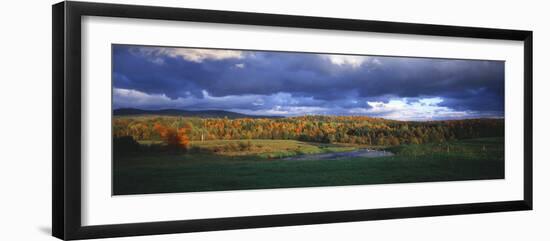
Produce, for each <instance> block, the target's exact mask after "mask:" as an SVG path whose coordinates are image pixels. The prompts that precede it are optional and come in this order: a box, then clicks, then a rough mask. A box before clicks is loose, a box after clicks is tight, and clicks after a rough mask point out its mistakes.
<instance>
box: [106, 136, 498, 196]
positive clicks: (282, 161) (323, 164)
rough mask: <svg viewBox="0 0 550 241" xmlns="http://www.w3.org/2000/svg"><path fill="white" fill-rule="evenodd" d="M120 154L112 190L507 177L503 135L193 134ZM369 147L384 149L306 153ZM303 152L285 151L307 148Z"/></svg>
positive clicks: (221, 188) (193, 189) (196, 189)
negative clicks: (338, 138)
mask: <svg viewBox="0 0 550 241" xmlns="http://www.w3.org/2000/svg"><path fill="white" fill-rule="evenodd" d="M140 146H142V148H144V149H145V151H141V152H139V153H124V154H120V155H117V156H116V157H115V158H116V161H114V162H113V171H114V173H113V193H114V194H115V195H124V194H146V193H171V192H200V191H225V190H243V189H267V188H292V187H319V186H342V185H364V184H387V183H408V182H431V181H455V180H480V179H499V178H504V138H503V137H488V138H472V139H463V140H453V141H445V142H438V143H424V144H401V145H394V146H367V145H364V144H343V143H314V142H305V141H296V140H255V139H252V140H216V141H191V142H190V149H189V150H188V151H186V152H182V151H164V150H163V151H158V150H157V149H155V148H154V147H155V146H158V144H155V142H148V141H141V142H140ZM365 148H370V149H372V150H383V151H385V152H389V153H392V154H393V155H391V156H383V157H349V158H346V157H344V158H337V159H323V160H309V159H308V158H307V155H312V156H315V154H320V153H346V152H352V151H357V150H362V149H365ZM304 155H305V157H306V158H301V159H299V160H289V159H287V158H288V157H292V156H304Z"/></svg>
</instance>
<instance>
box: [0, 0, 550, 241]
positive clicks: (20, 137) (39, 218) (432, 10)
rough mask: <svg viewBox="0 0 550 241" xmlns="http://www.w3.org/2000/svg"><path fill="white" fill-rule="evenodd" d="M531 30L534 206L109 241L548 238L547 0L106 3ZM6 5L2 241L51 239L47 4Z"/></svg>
mask: <svg viewBox="0 0 550 241" xmlns="http://www.w3.org/2000/svg"><path fill="white" fill-rule="evenodd" d="M108 2H116V3H131V4H146V5H166V6H180V7H189V8H204V9H220V10H234V11H248V12H268V13H282V14H296V15H315V16H329V17H339V18H357V19H372V20H388V21H402V22H418V23H434V24H448V25H467V26H479V27H494V28H511V29H527V30H533V31H534V82H535V83H534V86H535V89H534V102H535V106H534V108H535V120H534V128H535V133H534V143H535V144H534V168H535V169H534V176H535V178H534V183H535V184H534V193H535V196H534V200H535V204H534V205H535V210H534V211H530V212H507V213H494V214H480V215H461V216H448V217H432V218H416V219H401V220H386V221H374V222H355V223H342V224H326V225H310V226H294V227H281V228H264V229H248V230H234V231H219V232H206V233H193V234H175V235H160V236H145V237H130V238H118V239H115V240H152V239H154V240H182V239H185V240H310V239H315V240H335V239H340V240H342V239H344V240H365V239H371V240H497V239H498V240H549V239H550V230H549V229H548V222H549V220H550V193H549V191H548V190H550V188H548V185H550V175H548V174H547V172H548V171H550V164H549V163H550V162H549V161H547V160H546V156H545V154H546V153H544V149H545V143H544V142H545V141H546V140H547V138H546V137H547V136H550V129H549V128H548V127H547V125H546V124H545V122H546V120H547V119H549V118H550V115H549V114H548V111H547V109H548V108H547V107H546V103H550V95H549V94H547V92H548V91H550V82H548V80H550V74H549V72H548V71H547V65H548V63H549V62H550V61H548V60H547V59H548V57H547V56H546V55H545V54H550V23H549V22H550V21H548V20H550V19H549V17H548V16H547V12H548V10H549V9H550V7H549V6H546V3H545V1H514V2H511V1H510V2H506V1H502V0H500V1H498V0H495V1H493V0H491V1H475V0H462V1H437V0H415V1H407V0H385V1H371V2H367V1H351V0H339V1H318V0H302V1H297V0H277V1H274V0H271V1H253V0H250V1H247V0H232V1H224V0H180V1H176V0H157V1H153V0H133V1H131V0H110V1H108ZM53 3H55V1H51V0H50V1H43V0H41V1H40V0H32V1H31V0H27V1H9V2H7V3H4V4H3V5H2V8H1V10H0V18H1V21H0V33H1V35H0V36H1V37H0V41H1V44H0V53H1V55H0V56H1V58H0V66H1V68H0V80H1V82H0V83H1V84H2V88H1V89H0V109H1V110H2V112H1V113H2V117H1V118H0V127H2V131H1V132H0V133H1V134H0V162H1V163H2V166H1V167H0V190H1V194H0V195H1V196H2V198H0V230H1V231H0V240H33V241H34V240H37V241H39V240H54V238H53V237H51V236H50V234H49V232H50V231H51V221H50V220H51V173H50V171H51V7H50V6H51V4H53Z"/></svg>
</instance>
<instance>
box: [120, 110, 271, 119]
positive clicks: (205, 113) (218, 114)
mask: <svg viewBox="0 0 550 241" xmlns="http://www.w3.org/2000/svg"><path fill="white" fill-rule="evenodd" d="M113 115H115V116H137V115H159V116H183V117H203V118H225V117H227V118H230V119H235V118H281V117H279V116H260V115H247V114H242V113H237V112H232V111H225V110H196V111H195V110H180V109H161V110H142V109H135V108H120V109H115V110H113Z"/></svg>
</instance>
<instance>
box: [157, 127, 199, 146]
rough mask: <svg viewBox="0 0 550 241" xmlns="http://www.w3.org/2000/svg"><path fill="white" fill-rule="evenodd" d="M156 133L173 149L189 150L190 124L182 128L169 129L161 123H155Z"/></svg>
mask: <svg viewBox="0 0 550 241" xmlns="http://www.w3.org/2000/svg"><path fill="white" fill-rule="evenodd" d="M154 129H155V131H156V132H157V133H158V134H159V136H160V138H161V139H162V141H163V142H164V143H166V144H167V145H168V146H171V147H179V148H183V149H188V148H189V144H190V143H189V142H190V140H189V134H190V132H191V128H190V126H189V125H188V124H186V125H184V127H182V128H177V129H176V128H169V127H166V126H164V125H162V124H160V123H155V125H154Z"/></svg>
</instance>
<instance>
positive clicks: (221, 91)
mask: <svg viewBox="0 0 550 241" xmlns="http://www.w3.org/2000/svg"><path fill="white" fill-rule="evenodd" d="M178 51H179V52H178ZM182 51H183V52H182ZM185 51H186V50H185V49H165V48H148V47H133V46H121V45H115V46H114V47H113V85H114V87H115V88H119V89H129V90H136V91H139V92H143V93H146V94H151V95H165V96H166V97H167V98H169V99H172V100H175V99H178V98H196V99H201V98H204V97H205V96H204V95H205V93H207V94H208V95H209V96H211V97H223V96H244V95H248V96H249V97H250V96H256V97H257V99H258V101H263V102H265V103H263V104H261V105H260V103H257V104H256V105H252V103H250V105H249V107H248V109H250V110H256V109H261V108H267V107H269V106H268V104H271V105H273V106H275V105H277V103H268V102H270V101H268V100H267V99H268V98H264V99H263V100H260V99H262V98H263V97H267V96H271V97H272V98H271V99H273V101H271V102H277V101H276V99H277V98H283V97H281V96H277V94H278V93H288V94H289V96H286V97H284V98H287V97H288V103H286V106H292V105H300V106H318V107H326V108H329V107H330V108H335V109H338V108H354V107H362V108H370V107H371V106H370V105H368V104H366V103H367V101H383V102H387V101H389V100H391V99H392V98H412V99H414V98H429V97H439V98H441V99H442V100H443V101H442V102H441V103H439V105H440V106H445V107H448V108H452V109H454V110H464V111H477V112H481V111H487V112H492V113H493V112H497V113H502V112H503V111H504V63H503V62H498V61H475V60H448V59H428V58H399V57H379V56H373V57H354V56H336V57H335V58H333V57H334V56H332V57H331V56H330V55H318V54H303V53H282V52H259V51H255V52H252V51H250V52H247V51H244V52H239V51H236V52H239V53H234V52H231V53H217V52H216V51H215V50H204V51H202V50H201V51H202V52H201V51H198V52H185ZM189 51H191V50H189ZM348 58H349V59H348ZM354 58H355V59H354ZM262 96H263V97H262ZM299 98H301V99H299ZM308 98H309V99H308ZM293 99H296V100H295V101H294V102H292V101H293ZM306 100H309V101H306ZM228 101H229V99H228ZM296 101H297V102H296ZM279 104H281V103H279ZM283 104H285V103H283ZM198 108H200V106H198ZM241 108H245V106H239V109H241Z"/></svg>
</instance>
